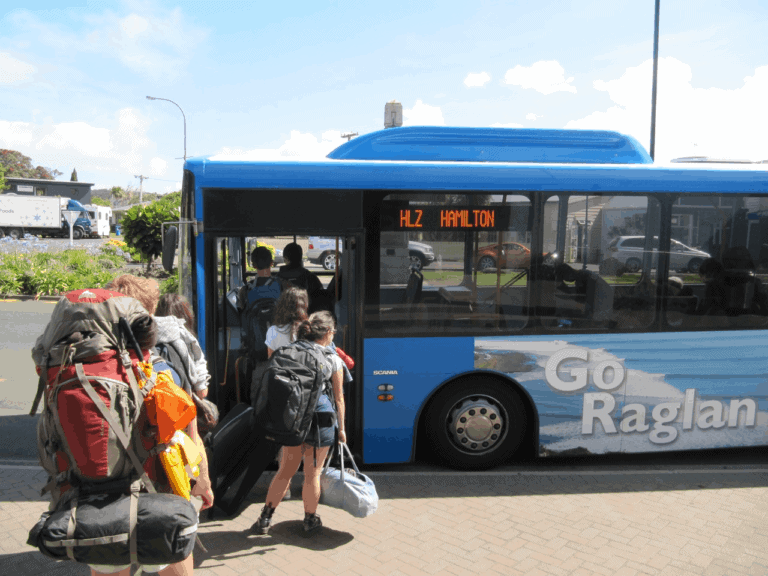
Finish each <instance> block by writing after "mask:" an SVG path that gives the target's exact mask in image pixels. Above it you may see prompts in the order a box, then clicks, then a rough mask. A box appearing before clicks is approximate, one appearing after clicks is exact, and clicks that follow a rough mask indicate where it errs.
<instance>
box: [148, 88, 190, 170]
mask: <svg viewBox="0 0 768 576" xmlns="http://www.w3.org/2000/svg"><path fill="white" fill-rule="evenodd" d="M147 100H165V101H166V102H170V103H171V104H173V105H174V106H176V108H178V109H179V112H181V117H182V118H184V162H186V161H187V117H186V116H185V115H184V110H182V109H181V106H179V105H178V104H176V102H174V101H173V100H168V98H156V97H154V96H147Z"/></svg>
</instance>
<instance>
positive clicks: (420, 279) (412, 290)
mask: <svg viewBox="0 0 768 576" xmlns="http://www.w3.org/2000/svg"><path fill="white" fill-rule="evenodd" d="M423 284H424V274H422V273H421V272H419V271H418V270H416V268H411V275H410V276H408V284H407V285H406V286H405V292H404V293H403V298H402V300H401V301H400V303H401V304H416V303H418V302H419V301H420V300H421V288H422V286H423Z"/></svg>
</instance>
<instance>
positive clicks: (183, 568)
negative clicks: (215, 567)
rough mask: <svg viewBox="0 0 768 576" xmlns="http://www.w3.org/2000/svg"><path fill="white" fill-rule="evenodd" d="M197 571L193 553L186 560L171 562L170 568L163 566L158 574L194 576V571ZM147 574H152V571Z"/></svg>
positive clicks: (164, 575) (163, 575) (160, 575)
mask: <svg viewBox="0 0 768 576" xmlns="http://www.w3.org/2000/svg"><path fill="white" fill-rule="evenodd" d="M194 571H195V565H194V560H193V559H192V554H190V555H189V556H187V557H186V558H185V559H184V560H182V561H181V562H176V564H171V565H170V566H168V568H163V569H162V570H160V572H158V573H157V574H158V576H192V573H193V572H194ZM146 574H147V576H149V575H150V573H146Z"/></svg>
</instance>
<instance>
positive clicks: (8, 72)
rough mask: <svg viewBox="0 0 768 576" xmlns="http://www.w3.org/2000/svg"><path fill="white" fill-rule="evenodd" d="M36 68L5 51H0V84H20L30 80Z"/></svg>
mask: <svg viewBox="0 0 768 576" xmlns="http://www.w3.org/2000/svg"><path fill="white" fill-rule="evenodd" d="M35 72H37V68H35V67H34V66H32V64H29V63H27V62H24V61H22V60H17V59H16V58H14V57H13V56H11V55H10V54H8V53H7V52H0V85H2V84H21V83H23V82H29V81H30V80H32V76H33V75H34V74H35Z"/></svg>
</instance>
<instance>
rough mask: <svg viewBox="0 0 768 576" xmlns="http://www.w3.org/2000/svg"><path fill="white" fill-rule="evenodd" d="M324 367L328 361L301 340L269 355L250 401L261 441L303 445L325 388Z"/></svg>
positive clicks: (254, 385)
mask: <svg viewBox="0 0 768 576" xmlns="http://www.w3.org/2000/svg"><path fill="white" fill-rule="evenodd" d="M326 364H328V359H327V358H325V356H324V355H323V354H322V353H321V352H319V351H317V350H316V349H315V348H314V346H313V345H312V344H310V343H309V342H306V341H302V340H300V341H298V342H294V343H293V344H291V345H289V346H284V347H282V348H280V349H278V350H276V351H275V353H274V354H272V358H270V360H269V365H268V367H267V369H266V370H265V371H264V372H263V374H262V375H261V379H260V380H259V381H258V382H254V383H253V394H252V398H251V401H252V403H253V409H254V421H255V425H256V426H257V428H259V429H260V430H261V432H262V433H263V436H264V438H266V439H267V440H269V441H271V442H275V443H276V444H281V445H283V446H300V445H301V444H303V443H304V440H305V438H306V437H307V433H308V432H309V429H310V426H311V425H312V423H313V418H314V415H315V409H316V408H317V400H318V398H319V397H320V394H322V393H323V391H324V389H325V388H326V377H325V375H324V373H323V368H324V366H325V365H326ZM328 388H329V389H330V386H329V387H328ZM329 391H330V390H329Z"/></svg>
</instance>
